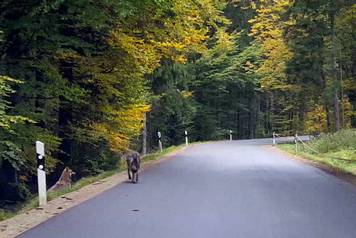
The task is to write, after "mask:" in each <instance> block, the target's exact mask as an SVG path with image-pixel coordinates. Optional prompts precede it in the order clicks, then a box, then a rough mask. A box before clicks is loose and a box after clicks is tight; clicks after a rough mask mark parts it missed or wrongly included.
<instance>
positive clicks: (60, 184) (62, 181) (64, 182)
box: [49, 167, 75, 191]
mask: <svg viewBox="0 0 356 238" xmlns="http://www.w3.org/2000/svg"><path fill="white" fill-rule="evenodd" d="M74 174H75V172H73V170H71V169H70V168H68V167H65V168H64V170H63V172H62V174H61V177H60V178H59V180H58V181H57V183H55V184H54V185H53V186H52V187H51V188H50V189H49V191H57V190H61V189H64V188H69V187H71V185H72V175H74Z"/></svg>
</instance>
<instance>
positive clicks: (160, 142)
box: [157, 131, 163, 152]
mask: <svg viewBox="0 0 356 238" xmlns="http://www.w3.org/2000/svg"><path fill="white" fill-rule="evenodd" d="M157 135H158V146H159V150H160V151H161V152H162V151H163V148H162V141H161V136H162V135H161V132H160V131H159V132H157Z"/></svg>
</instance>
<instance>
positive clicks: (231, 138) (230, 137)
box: [230, 130, 232, 140]
mask: <svg viewBox="0 0 356 238" xmlns="http://www.w3.org/2000/svg"><path fill="white" fill-rule="evenodd" d="M230 140H232V130H230Z"/></svg>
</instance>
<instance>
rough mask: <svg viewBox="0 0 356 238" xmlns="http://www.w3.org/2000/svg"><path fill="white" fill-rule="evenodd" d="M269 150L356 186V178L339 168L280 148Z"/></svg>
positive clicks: (271, 147)
mask: <svg viewBox="0 0 356 238" xmlns="http://www.w3.org/2000/svg"><path fill="white" fill-rule="evenodd" d="M265 147H266V148H267V149H268V150H270V151H272V152H274V153H279V154H283V155H284V158H286V159H293V160H296V161H300V162H302V163H305V164H308V165H311V166H313V167H316V168H318V169H320V170H322V171H324V172H326V173H328V174H331V175H333V176H335V177H338V178H340V179H342V180H344V181H347V182H349V183H351V184H354V185H356V176H355V175H353V174H350V173H347V172H344V171H341V170H340V169H338V168H335V167H332V166H329V165H326V164H323V163H321V162H318V161H313V160H309V159H307V158H304V157H303V156H301V155H295V154H291V153H289V152H287V151H285V150H282V149H280V148H278V147H275V146H271V145H269V146H265Z"/></svg>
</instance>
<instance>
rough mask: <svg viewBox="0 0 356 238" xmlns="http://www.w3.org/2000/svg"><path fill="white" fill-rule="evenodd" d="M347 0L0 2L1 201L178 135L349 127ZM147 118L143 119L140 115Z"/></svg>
mask: <svg viewBox="0 0 356 238" xmlns="http://www.w3.org/2000/svg"><path fill="white" fill-rule="evenodd" d="M355 12H356V5H355V2H354V1H346V0H337V1H331V0H315V1H308V0H298V1H297V0H294V1H293V0H257V1H247V0H231V1H223V0H179V1H178V0H120V1H118V0H105V1H88V0H47V1H45V0H5V1H1V3H0V62H1V63H0V194H1V195H0V200H12V201H14V200H15V201H16V200H23V199H25V198H26V196H28V195H29V194H30V193H31V192H34V191H35V187H34V186H33V185H34V184H35V179H36V177H35V176H34V175H35V169H36V165H35V163H36V161H35V151H34V141H36V140H41V141H43V142H44V143H45V144H46V154H47V169H48V174H49V180H50V182H53V180H54V179H55V178H56V177H57V174H58V171H60V170H61V169H63V167H64V166H70V167H71V168H72V169H73V170H74V171H76V172H77V174H78V177H82V176H87V175H92V174H96V173H99V172H101V171H103V170H107V169H111V168H114V167H115V166H117V161H118V158H119V157H120V155H121V153H122V152H123V151H125V150H126V149H127V148H128V147H131V148H133V149H136V150H139V151H140V150H141V149H142V148H141V140H142V138H141V135H142V132H143V124H144V123H143V122H144V118H145V117H146V118H147V120H145V121H146V124H147V145H148V149H149V150H152V149H155V148H156V146H157V131H161V132H162V136H163V137H162V139H163V144H164V146H169V145H173V144H180V143H182V142H183V141H184V131H185V130H187V131H188V132H189V136H190V139H191V140H194V141H199V140H200V141H203V140H216V139H226V138H227V137H228V133H229V130H233V133H234V138H256V137H268V136H270V135H271V133H272V132H273V131H276V132H278V133H280V134H285V135H287V134H288V135H289V134H292V133H295V132H298V133H303V132H305V133H319V132H328V131H335V130H338V129H340V128H345V127H352V126H355V125H356V117H355V110H354V108H355V107H356V88H355V87H356V79H355V73H356V50H355V45H356V44H355V37H356V36H355V32H356V31H355V25H356V24H355V15H356V14H355ZM145 115H147V116H145Z"/></svg>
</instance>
